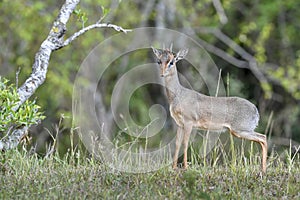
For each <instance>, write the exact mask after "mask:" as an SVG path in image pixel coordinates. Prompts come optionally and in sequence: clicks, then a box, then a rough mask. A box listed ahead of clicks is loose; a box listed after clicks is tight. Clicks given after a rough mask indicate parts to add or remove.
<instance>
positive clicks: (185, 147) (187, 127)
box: [183, 124, 192, 169]
mask: <svg viewBox="0 0 300 200" xmlns="http://www.w3.org/2000/svg"><path fill="white" fill-rule="evenodd" d="M191 131H192V124H185V125H184V136H183V169H187V167H188V164H187V150H188V146H189V139H190V135H191Z"/></svg>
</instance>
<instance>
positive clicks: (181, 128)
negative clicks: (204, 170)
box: [173, 126, 184, 169]
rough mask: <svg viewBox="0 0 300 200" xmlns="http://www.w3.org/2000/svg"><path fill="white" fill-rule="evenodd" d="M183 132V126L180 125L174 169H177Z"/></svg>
mask: <svg viewBox="0 0 300 200" xmlns="http://www.w3.org/2000/svg"><path fill="white" fill-rule="evenodd" d="M183 133H184V131H183V127H179V126H178V128H177V134H176V142H175V154H174V158H173V169H177V161H178V154H179V149H180V146H181V143H182V138H183Z"/></svg>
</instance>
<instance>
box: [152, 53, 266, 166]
mask: <svg viewBox="0 0 300 200" xmlns="http://www.w3.org/2000/svg"><path fill="white" fill-rule="evenodd" d="M153 52H154V54H155V55H156V58H157V63H158V64H159V66H160V74H161V76H162V77H163V78H164V81H165V87H166V91H167V96H168V100H169V104H170V113H171V116H172V118H173V119H174V120H175V121H176V124H177V125H178V130H177V136H176V150H175V156H174V164H173V168H176V167H177V159H178V152H179V147H180V145H181V142H182V137H183V143H184V168H186V167H187V146H188V140H189V136H190V133H191V130H192V128H193V127H195V128H200V129H204V130H213V131H224V130H226V129H227V130H229V132H230V133H231V134H233V135H234V136H236V137H241V138H245V139H248V140H252V141H255V142H258V143H260V144H261V146H262V151H263V156H262V171H263V172H265V171H266V159H267V141H266V136H265V135H262V134H260V133H256V132H255V131H254V129H255V128H256V126H257V124H258V120H259V114H258V111H257V109H256V107H255V106H254V105H253V104H252V103H250V102H249V101H247V100H245V99H242V98H239V97H210V96H206V95H203V94H201V93H197V92H195V91H193V90H190V89H187V88H184V87H183V86H182V85H181V84H180V82H179V79H178V74H177V69H176V62H178V61H179V60H181V59H183V58H184V57H185V56H186V54H187V52H188V50H181V51H179V52H178V53H177V54H175V53H173V52H172V50H171V49H170V50H169V49H163V50H161V49H155V48H153Z"/></svg>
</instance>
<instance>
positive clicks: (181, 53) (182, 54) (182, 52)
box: [175, 49, 189, 62]
mask: <svg viewBox="0 0 300 200" xmlns="http://www.w3.org/2000/svg"><path fill="white" fill-rule="evenodd" d="M188 52H189V50H188V49H181V50H180V51H179V52H178V53H177V54H176V57H175V61H176V62H177V61H179V60H181V59H184V58H185V56H186V55H187V53H188Z"/></svg>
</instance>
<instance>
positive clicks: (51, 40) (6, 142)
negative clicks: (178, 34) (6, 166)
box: [0, 0, 130, 150]
mask: <svg viewBox="0 0 300 200" xmlns="http://www.w3.org/2000/svg"><path fill="white" fill-rule="evenodd" d="M79 2H80V0H66V1H65V3H64V4H63V6H62V7H61V9H60V11H59V14H58V16H57V18H56V19H55V21H54V23H53V25H52V28H51V30H50V32H49V34H48V36H47V38H46V40H44V41H43V42H42V44H41V47H40V49H39V51H38V52H37V53H36V55H35V60H34V63H33V65H32V73H31V74H30V76H29V77H28V78H27V80H26V81H25V83H24V84H23V85H22V86H21V87H20V88H18V90H17V92H18V94H19V97H20V100H19V102H17V104H16V106H15V107H14V108H13V110H14V111H17V110H18V109H19V107H20V106H21V105H22V104H23V103H24V102H25V101H26V100H27V99H28V98H29V97H30V96H31V95H33V94H34V92H35V91H36V89H37V88H38V87H39V86H40V85H41V84H43V83H44V81H45V79H46V74H47V70H48V66H49V60H50V56H51V53H52V52H53V51H55V50H57V49H60V48H62V47H65V46H67V45H68V44H70V43H71V42H72V41H73V40H75V39H76V38H77V37H79V36H80V35H82V34H83V33H85V32H86V31H88V30H90V29H93V28H102V27H107V28H113V29H115V30H116V31H122V32H124V33H126V32H128V31H130V30H127V29H123V28H122V27H120V26H117V25H114V24H94V25H91V26H88V27H86V28H84V29H82V30H80V31H79V32H77V33H75V34H74V35H73V36H71V37H70V38H68V39H67V40H66V41H64V39H63V38H64V35H65V33H66V31H67V29H66V23H67V22H68V21H69V18H70V16H71V14H72V13H73V11H74V9H75V8H76V6H77V4H78V3H79ZM27 130H28V127H19V128H16V129H14V130H13V131H12V132H9V133H7V135H6V136H5V137H4V138H2V139H1V140H0V150H7V149H12V148H15V147H16V146H17V145H18V144H19V142H20V139H21V138H22V136H23V135H24V133H25V132H26V131H27Z"/></svg>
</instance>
